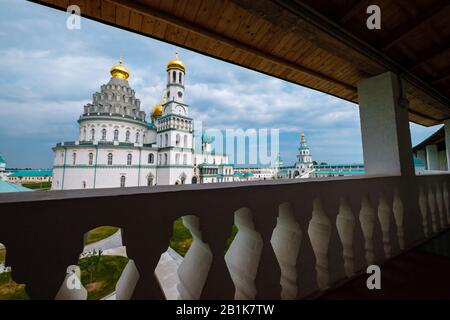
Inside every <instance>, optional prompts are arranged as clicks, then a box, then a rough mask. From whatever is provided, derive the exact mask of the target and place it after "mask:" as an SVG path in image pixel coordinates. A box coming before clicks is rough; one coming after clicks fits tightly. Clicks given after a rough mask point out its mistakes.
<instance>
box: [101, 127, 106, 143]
mask: <svg viewBox="0 0 450 320" xmlns="http://www.w3.org/2000/svg"><path fill="white" fill-rule="evenodd" d="M102 140H106V129H105V128H103V129H102Z"/></svg>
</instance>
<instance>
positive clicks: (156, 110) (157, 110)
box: [152, 97, 166, 117]
mask: <svg viewBox="0 0 450 320" xmlns="http://www.w3.org/2000/svg"><path fill="white" fill-rule="evenodd" d="M164 103H166V97H164V98H163V101H162V102H158V103H157V104H155V106H154V107H153V109H152V117H159V116H161V115H162V113H163V104H164Z"/></svg>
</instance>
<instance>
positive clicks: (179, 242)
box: [169, 218, 238, 257]
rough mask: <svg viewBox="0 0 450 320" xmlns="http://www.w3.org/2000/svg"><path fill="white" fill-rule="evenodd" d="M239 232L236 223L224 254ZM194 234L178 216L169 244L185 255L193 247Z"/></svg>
mask: <svg viewBox="0 0 450 320" xmlns="http://www.w3.org/2000/svg"><path fill="white" fill-rule="evenodd" d="M237 232H238V228H237V227H236V225H234V224H233V226H232V227H231V235H230V237H229V238H228V239H227V242H226V244H225V249H224V254H225V253H226V252H227V251H228V248H229V247H230V245H231V243H232V242H233V240H234V237H235V236H236V234H237ZM192 240H193V239H192V235H191V232H190V231H189V229H188V228H186V227H185V226H184V224H183V220H182V219H181V218H178V219H177V220H175V221H174V223H173V235H172V238H170V241H169V245H170V247H171V248H172V249H173V250H175V251H176V252H177V253H178V254H180V255H181V256H182V257H184V256H185V255H186V253H187V251H188V250H189V248H190V247H191V244H192Z"/></svg>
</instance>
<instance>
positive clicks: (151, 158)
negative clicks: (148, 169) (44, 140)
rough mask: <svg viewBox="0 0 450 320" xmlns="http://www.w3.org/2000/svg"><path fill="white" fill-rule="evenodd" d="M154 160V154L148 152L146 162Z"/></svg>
mask: <svg viewBox="0 0 450 320" xmlns="http://www.w3.org/2000/svg"><path fill="white" fill-rule="evenodd" d="M153 162H155V156H154V155H153V153H149V154H148V163H153Z"/></svg>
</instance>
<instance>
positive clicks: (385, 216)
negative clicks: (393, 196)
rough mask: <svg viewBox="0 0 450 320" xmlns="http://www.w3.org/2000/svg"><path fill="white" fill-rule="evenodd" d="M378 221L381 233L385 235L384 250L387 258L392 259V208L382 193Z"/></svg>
mask: <svg viewBox="0 0 450 320" xmlns="http://www.w3.org/2000/svg"><path fill="white" fill-rule="evenodd" d="M378 220H379V221H380V225H381V231H382V233H383V248H384V255H385V256H386V258H390V257H391V251H392V248H391V237H390V234H389V232H390V229H391V208H390V207H389V205H388V203H387V201H386V198H385V197H384V195H383V193H380V200H379V202H378Z"/></svg>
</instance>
